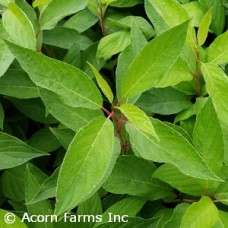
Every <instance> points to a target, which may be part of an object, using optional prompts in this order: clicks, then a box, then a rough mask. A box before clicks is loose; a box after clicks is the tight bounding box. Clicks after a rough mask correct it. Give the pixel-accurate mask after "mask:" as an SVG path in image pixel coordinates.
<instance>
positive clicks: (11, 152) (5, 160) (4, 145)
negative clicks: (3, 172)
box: [0, 132, 47, 169]
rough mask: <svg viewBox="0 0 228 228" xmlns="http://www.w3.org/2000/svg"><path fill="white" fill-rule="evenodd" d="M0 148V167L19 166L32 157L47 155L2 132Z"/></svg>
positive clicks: (0, 133) (0, 134)
mask: <svg viewBox="0 0 228 228" xmlns="http://www.w3.org/2000/svg"><path fill="white" fill-rule="evenodd" d="M0 148H1V149H0V154H1V160H0V169H8V168H12V167H15V166H19V165H21V164H23V163H25V162H27V161H29V160H31V159H33V158H37V157H41V156H45V155H47V154H46V153H43V152H41V151H38V150H36V149H33V148H32V147H30V146H28V145H27V144H25V143H24V142H22V141H21V140H19V139H18V138H15V137H13V136H11V135H8V134H6V133H3V132H0Z"/></svg>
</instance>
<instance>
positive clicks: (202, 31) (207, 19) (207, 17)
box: [197, 8, 212, 46]
mask: <svg viewBox="0 0 228 228" xmlns="http://www.w3.org/2000/svg"><path fill="white" fill-rule="evenodd" d="M211 20H212V8H210V9H209V10H208V11H207V12H206V13H205V14H204V15H203V17H202V19H201V21H200V24H199V29H198V33H197V39H198V44H199V45H200V46H202V45H203V44H204V42H205V41H206V39H207V34H208V30H209V26H210V24H211Z"/></svg>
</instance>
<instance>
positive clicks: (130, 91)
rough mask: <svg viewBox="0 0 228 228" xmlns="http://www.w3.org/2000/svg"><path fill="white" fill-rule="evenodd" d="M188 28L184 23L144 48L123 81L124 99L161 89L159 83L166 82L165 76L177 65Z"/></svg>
mask: <svg viewBox="0 0 228 228" xmlns="http://www.w3.org/2000/svg"><path fill="white" fill-rule="evenodd" d="M187 26H188V23H184V24H181V25H180V26H177V27H175V28H173V29H170V30H169V31H167V32H165V33H163V34H161V35H160V36H158V37H156V38H155V39H153V40H152V41H150V42H149V43H148V44H147V45H146V46H145V47H144V48H143V50H142V51H141V52H140V53H139V54H138V55H137V57H136V58H135V60H134V61H133V62H132V64H131V65H130V66H129V69H128V72H127V75H126V76H125V77H124V79H123V82H122V90H121V96H122V98H129V97H133V96H135V95H138V94H140V93H142V92H144V91H146V90H148V89H150V88H152V87H155V86H156V87H159V83H160V82H161V81H162V80H164V79H163V76H164V75H165V73H166V72H167V71H168V70H169V69H170V68H171V67H172V65H173V64H174V63H175V61H176V60H177V57H178V55H179V53H180V50H181V48H182V47H183V44H184V41H185V38H186V30H187ZM176 40H178V41H179V42H176ZM164 43H166V45H164ZM151 59H153V61H151ZM161 66H162V67H161ZM166 86H169V84H167V85H166Z"/></svg>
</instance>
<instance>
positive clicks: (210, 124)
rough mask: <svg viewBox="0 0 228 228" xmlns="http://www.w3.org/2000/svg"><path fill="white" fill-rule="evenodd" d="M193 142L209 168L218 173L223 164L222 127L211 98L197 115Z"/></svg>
mask: <svg viewBox="0 0 228 228" xmlns="http://www.w3.org/2000/svg"><path fill="white" fill-rule="evenodd" d="M193 143H194V145H195V146H196V148H197V149H198V150H199V151H200V152H201V154H202V155H203V157H204V158H205V161H206V162H207V164H208V166H209V167H210V169H211V170H212V171H213V172H215V173H217V174H218V173H219V171H220V169H221V168H222V165H223V159H224V143H223V134H222V129H221V126H220V123H219V120H218V117H217V114H216V112H215V109H214V107H213V104H212V101H211V99H209V100H208V101H207V103H206V104H205V105H204V107H203V108H202V109H201V111H200V112H199V114H198V115H197V118H196V122H195V126H194V131H193Z"/></svg>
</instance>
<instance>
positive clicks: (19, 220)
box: [0, 209, 27, 228]
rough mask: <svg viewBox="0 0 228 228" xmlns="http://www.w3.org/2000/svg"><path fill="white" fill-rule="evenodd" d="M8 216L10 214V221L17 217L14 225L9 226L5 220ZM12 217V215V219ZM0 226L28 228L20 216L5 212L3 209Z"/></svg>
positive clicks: (4, 227)
mask: <svg viewBox="0 0 228 228" xmlns="http://www.w3.org/2000/svg"><path fill="white" fill-rule="evenodd" d="M7 214H9V217H8V218H9V219H12V218H14V216H15V222H13V223H12V224H7V223H6V222H5V220H4V219H5V218H6V217H5V216H6V215H7ZM10 215H11V217H10ZM9 221H10V220H9ZM0 226H1V228H8V227H11V228H27V226H26V224H25V223H23V222H22V221H21V219H20V218H19V217H18V216H16V215H15V214H13V213H12V212H10V211H5V210H2V209H0Z"/></svg>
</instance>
